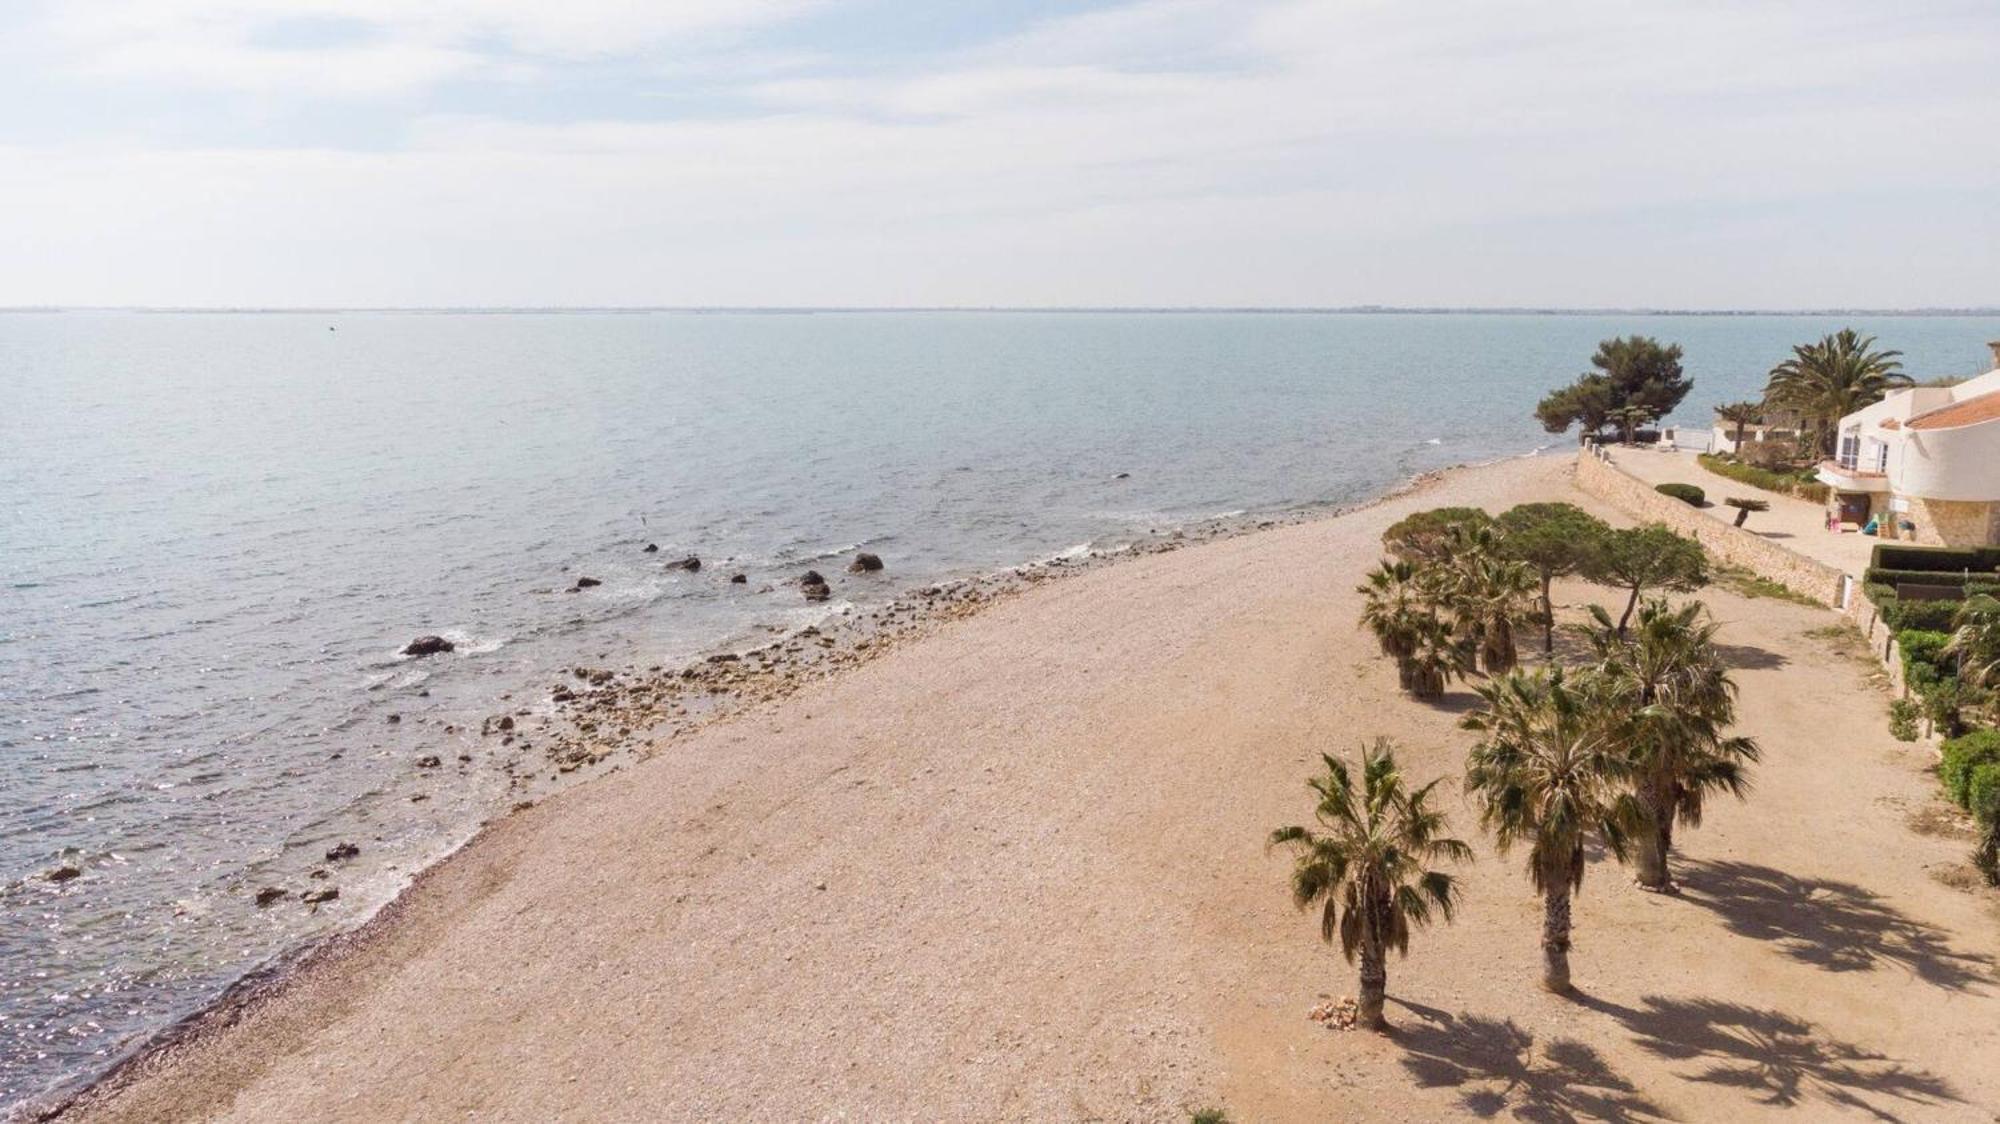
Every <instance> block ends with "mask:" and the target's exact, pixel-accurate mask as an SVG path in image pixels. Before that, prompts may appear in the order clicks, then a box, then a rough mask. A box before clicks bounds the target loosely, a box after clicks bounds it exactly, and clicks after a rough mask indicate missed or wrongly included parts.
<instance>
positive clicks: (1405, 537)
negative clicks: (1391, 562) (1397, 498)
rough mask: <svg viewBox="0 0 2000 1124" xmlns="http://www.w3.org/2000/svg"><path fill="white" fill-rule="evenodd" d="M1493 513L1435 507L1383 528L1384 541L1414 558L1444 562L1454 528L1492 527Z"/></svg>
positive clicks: (1400, 554)
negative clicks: (1385, 529)
mask: <svg viewBox="0 0 2000 1124" xmlns="http://www.w3.org/2000/svg"><path fill="white" fill-rule="evenodd" d="M1492 525H1493V517H1492V516H1491V515H1488V514H1486V511H1485V509H1484V508H1478V507H1436V508H1432V509H1431V510H1429V511H1419V512H1417V513H1416V514H1415V515H1410V516H1406V517H1404V518H1403V519H1402V520H1400V521H1398V522H1397V523H1396V524H1395V525H1394V526H1392V527H1390V528H1389V529H1388V530H1387V531H1384V532H1382V545H1383V546H1384V547H1385V548H1387V549H1388V551H1389V552H1390V553H1391V554H1394V555H1395V556H1396V557H1398V558H1402V559H1405V560H1407V561H1411V562H1443V561H1447V560H1448V559H1449V557H1450V555H1451V550H1450V547H1451V542H1452V535H1453V533H1454V530H1453V529H1454V528H1463V529H1464V530H1465V531H1468V532H1469V531H1475V530H1478V529H1479V528H1482V527H1491V526H1492Z"/></svg>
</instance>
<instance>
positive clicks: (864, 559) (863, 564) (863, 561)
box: [847, 550, 882, 574]
mask: <svg viewBox="0 0 2000 1124" xmlns="http://www.w3.org/2000/svg"><path fill="white" fill-rule="evenodd" d="M881 568H882V559H881V557H880V556H878V555H874V554H870V553H868V552H867V551H865V550H864V551H862V552H861V553H859V554H857V555H855V556H854V561H853V562H852V563H850V564H849V565H848V567H847V572H848V573H850V574H872V573H874V572H875V571H877V570H880V569H881Z"/></svg>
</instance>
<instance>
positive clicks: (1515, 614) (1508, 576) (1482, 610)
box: [1456, 555, 1536, 675]
mask: <svg viewBox="0 0 2000 1124" xmlns="http://www.w3.org/2000/svg"><path fill="white" fill-rule="evenodd" d="M1535 590H1536V586H1535V575H1534V572H1533V571H1531V570H1529V569H1528V567H1527V565H1526V564H1525V563H1521V562H1508V561H1504V560H1502V559H1499V558H1494V557H1492V556H1490V555H1482V556H1480V557H1476V558H1471V559H1468V560H1467V561H1466V562H1465V564H1464V566H1463V569H1462V571H1461V576H1460V580H1459V584H1458V596H1457V599H1456V606H1457V609H1456V611H1457V613H1458V615H1459V618H1460V620H1461V621H1463V622H1465V625H1466V631H1467V632H1469V633H1472V634H1476V635H1477V637H1478V642H1479V658H1480V662H1481V663H1482V664H1483V665H1484V666H1485V668H1486V674H1488V675H1504V674H1505V673H1507V672H1509V671H1512V670H1514V665H1515V664H1517V663H1519V662H1520V655H1519V653H1518V651H1517V650H1516V649H1515V646H1514V622H1515V621H1517V620H1520V619H1522V618H1524V617H1526V616H1527V614H1528V611H1529V605H1530V604H1531V603H1532V601H1533V598H1534V596H1535Z"/></svg>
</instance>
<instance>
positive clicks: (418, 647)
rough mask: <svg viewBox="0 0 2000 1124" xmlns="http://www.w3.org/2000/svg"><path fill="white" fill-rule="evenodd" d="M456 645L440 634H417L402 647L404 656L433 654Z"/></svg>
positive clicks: (449, 649)
mask: <svg viewBox="0 0 2000 1124" xmlns="http://www.w3.org/2000/svg"><path fill="white" fill-rule="evenodd" d="M456 647H458V645H456V644H453V643H452V642H451V641H449V640H446V639H445V638H444V637H442V636H419V637H417V638H416V639H415V640H412V641H410V643H409V646H408V647H405V648H404V649H403V654H404V655H406V656H434V655H437V654H438V653H439V652H449V651H451V650H452V649H454V648H456Z"/></svg>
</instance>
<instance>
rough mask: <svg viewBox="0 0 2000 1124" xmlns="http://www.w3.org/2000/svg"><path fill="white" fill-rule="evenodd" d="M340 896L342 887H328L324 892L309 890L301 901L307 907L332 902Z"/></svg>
mask: <svg viewBox="0 0 2000 1124" xmlns="http://www.w3.org/2000/svg"><path fill="white" fill-rule="evenodd" d="M339 896H340V887H338V886H328V887H327V888H326V889H324V890H308V891H306V892H305V894H304V895H303V896H301V897H300V898H299V900H300V901H302V902H304V903H306V904H307V905H318V904H319V903H321V902H330V901H332V900H334V899H335V898H338V897H339Z"/></svg>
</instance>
